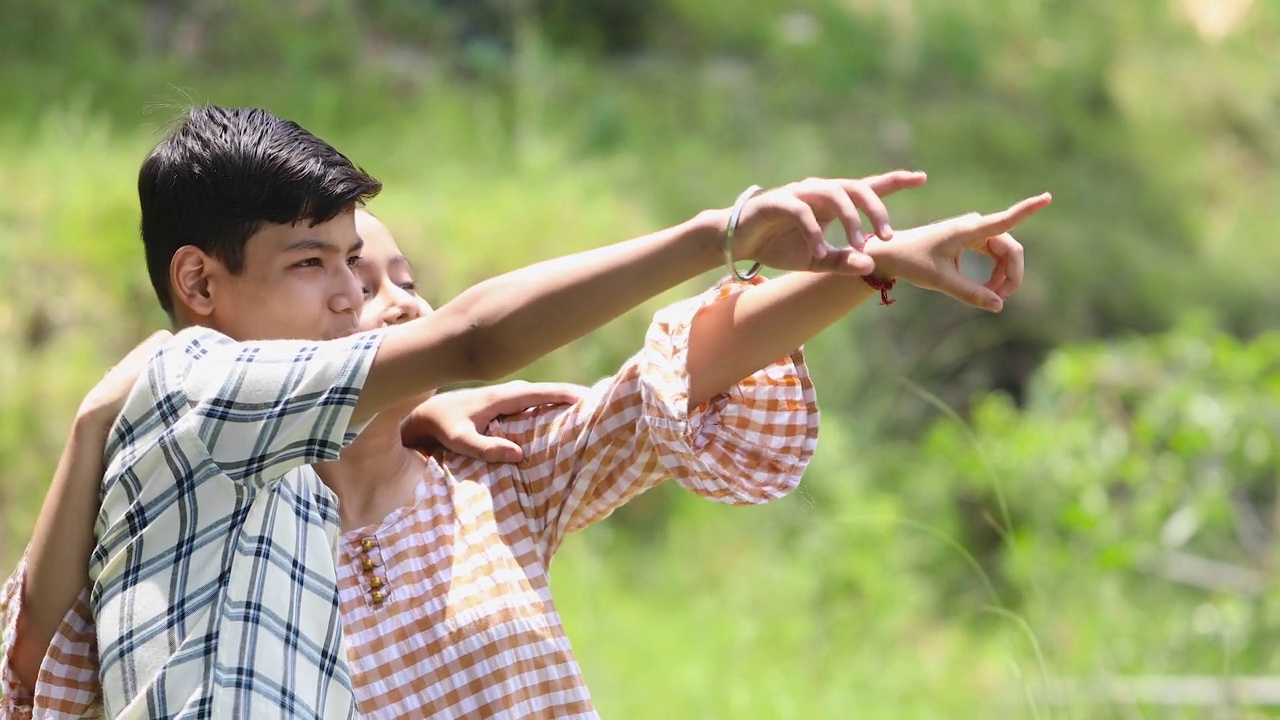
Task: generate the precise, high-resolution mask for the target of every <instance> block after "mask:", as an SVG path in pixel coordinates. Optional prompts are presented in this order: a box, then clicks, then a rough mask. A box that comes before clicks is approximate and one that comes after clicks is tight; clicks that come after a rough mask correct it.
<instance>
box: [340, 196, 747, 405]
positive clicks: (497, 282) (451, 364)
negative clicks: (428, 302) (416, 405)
mask: <svg viewBox="0 0 1280 720" xmlns="http://www.w3.org/2000/svg"><path fill="white" fill-rule="evenodd" d="M724 225H725V213H724V212H723V211H705V212H703V213H700V214H699V215H698V216H697V217H695V218H693V219H691V220H689V221H688V222H685V223H682V224H680V225H677V226H675V227H673V228H669V229H667V230H663V231H660V232H657V233H654V234H652V235H647V236H645V237H641V238H636V239H634V240H630V241H627V242H623V243H618V244H616V245H610V246H608V247H604V248H599V249H596V250H590V251H587V252H583V253H578V254H576V255H571V256H568V257H564V258H560V259H557V260H551V261H548V262H543V263H539V264H537V265H532V266H529V267H527V268H524V269H521V270H517V271H515V272H511V273H507V274H505V275H501V276H498V277H496V278H492V279H490V280H487V281H485V282H483V283H480V284H479V285H476V286H475V287H473V288H471V289H470V290H467V291H466V292H464V293H462V294H461V295H459V296H458V297H457V298H456V299H455V300H453V301H451V302H450V303H448V304H446V305H444V306H443V307H441V308H440V309H439V310H437V311H436V312H435V313H432V314H431V315H430V316H427V317H425V318H423V319H420V320H415V321H413V322H411V323H406V324H404V325H401V326H397V327H395V328H392V329H391V330H389V331H388V332H387V336H386V338H385V339H384V340H383V342H382V346H381V348H380V349H379V351H378V356H377V358H376V359H375V361H374V364H373V368H372V369H371V371H370V374H369V378H368V379H367V380H366V382H365V386H364V390H363V392H362V393H361V397H360V401H359V404H358V405H357V406H356V412H355V420H357V421H358V420H360V419H361V418H366V417H370V416H372V415H373V414H375V413H376V412H378V411H379V410H380V409H381V408H384V407H387V406H388V405H390V404H392V403H394V402H396V401H398V400H400V399H401V398H404V397H406V396H408V395H412V394H416V393H420V392H423V391H425V390H429V389H433V388H436V387H440V386H443V385H447V384H449V383H453V382H459V381H463V380H493V379H497V378H500V377H502V376H504V375H507V374H508V373H511V372H514V371H515V370H518V369H520V368H522V367H524V366H525V365H528V364H529V363H531V362H533V361H534V360H536V359H538V358H539V357H541V356H543V355H545V354H547V353H548V352H551V351H552V350H554V349H556V348H558V347H560V346H562V345H565V344H566V343H568V342H570V341H572V340H574V339H576V338H578V337H581V336H582V335H585V334H586V333H588V332H590V331H591V330H594V329H595V328H597V327H599V326H601V325H603V324H605V323H607V322H608V321H610V320H612V319H614V318H616V317H618V316H619V315H621V314H623V313H624V312H626V311H627V310H629V309H631V308H633V307H635V306H636V305H639V304H640V303H642V302H644V301H645V300H647V299H649V298H651V297H653V296H655V295H657V294H659V293H661V292H663V291H664V290H667V289H669V288H671V287H674V286H675V285H677V284H679V283H681V282H683V281H685V280H688V279H690V278H693V277H696V276H697V275H699V274H701V273H703V272H706V271H708V270H710V269H712V268H714V267H716V266H717V265H718V264H719V263H721V262H723V257H724V256H723V245H722V242H723V236H722V230H723V228H724Z"/></svg>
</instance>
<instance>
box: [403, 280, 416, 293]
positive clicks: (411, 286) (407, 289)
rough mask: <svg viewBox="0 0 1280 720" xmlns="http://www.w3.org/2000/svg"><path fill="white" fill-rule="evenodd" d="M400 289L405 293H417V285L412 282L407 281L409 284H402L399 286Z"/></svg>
mask: <svg viewBox="0 0 1280 720" xmlns="http://www.w3.org/2000/svg"><path fill="white" fill-rule="evenodd" d="M400 287H402V288H404V291H405V292H417V291H418V283H416V282H413V281H409V282H407V283H403V284H401V285H400Z"/></svg>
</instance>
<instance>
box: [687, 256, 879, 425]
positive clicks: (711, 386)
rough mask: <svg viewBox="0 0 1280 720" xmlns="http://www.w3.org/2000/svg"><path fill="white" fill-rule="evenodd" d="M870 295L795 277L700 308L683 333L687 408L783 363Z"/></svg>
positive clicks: (865, 289)
mask: <svg viewBox="0 0 1280 720" xmlns="http://www.w3.org/2000/svg"><path fill="white" fill-rule="evenodd" d="M874 292H875V291H874V290H872V289H871V287H870V286H868V285H867V284H866V282H864V281H863V280H862V278H860V277H856V276H849V275H835V274H829V273H809V272H796V273H791V274H788V275H784V276H782V277H780V278H778V279H776V280H771V281H769V282H767V283H763V284H761V285H755V286H752V287H749V288H747V289H745V290H743V291H742V292H740V293H738V294H736V295H734V296H732V297H727V298H723V299H721V300H719V301H717V302H714V303H712V304H711V305H708V306H707V307H705V308H703V309H702V311H701V312H699V313H698V315H697V317H695V318H694V320H693V325H692V326H691V327H690V329H689V353H688V357H687V358H686V369H687V371H688V373H689V407H690V408H691V409H692V408H695V407H697V406H699V405H701V404H703V403H705V402H707V401H709V400H710V399H711V398H713V397H715V396H716V395H719V394H720V393H723V392H726V391H728V390H729V388H731V387H733V386H734V385H735V384H737V383H738V382H739V381H741V380H742V379H743V378H745V377H748V376H749V375H751V374H752V373H754V372H756V371H758V370H760V369H761V368H764V367H767V366H769V365H770V364H772V363H774V362H777V361H778V359H779V358H783V357H786V356H787V354H788V353H790V352H792V351H794V350H795V349H796V348H798V347H800V346H801V345H803V344H804V343H805V342H807V341H808V340H809V339H810V338H812V337H813V336H814V335H817V334H818V333H819V332H821V331H823V330H824V329H826V328H827V327H829V326H830V325H832V324H833V323H835V322H836V321H837V320H839V319H840V318H842V317H844V316H845V315H847V314H848V313H849V312H850V311H852V310H853V309H854V308H856V307H857V306H858V305H860V304H862V303H863V302H865V301H866V300H867V298H869V297H871V296H872V295H873V294H874Z"/></svg>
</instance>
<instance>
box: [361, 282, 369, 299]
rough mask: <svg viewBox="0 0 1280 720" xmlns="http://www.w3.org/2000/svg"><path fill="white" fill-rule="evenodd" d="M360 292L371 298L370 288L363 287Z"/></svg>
mask: <svg viewBox="0 0 1280 720" xmlns="http://www.w3.org/2000/svg"><path fill="white" fill-rule="evenodd" d="M360 292H362V293H364V296H365V297H369V295H370V293H369V286H368V285H365V286H362V287H361V288H360Z"/></svg>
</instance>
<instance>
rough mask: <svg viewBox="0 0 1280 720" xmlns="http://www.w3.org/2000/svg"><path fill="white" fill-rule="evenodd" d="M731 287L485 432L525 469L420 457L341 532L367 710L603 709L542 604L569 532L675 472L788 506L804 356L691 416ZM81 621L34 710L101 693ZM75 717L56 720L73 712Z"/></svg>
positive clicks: (345, 595)
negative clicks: (382, 503)
mask: <svg viewBox="0 0 1280 720" xmlns="http://www.w3.org/2000/svg"><path fill="white" fill-rule="evenodd" d="M760 281H762V280H760V279H757V282H760ZM741 287H742V286H741V285H733V284H722V285H720V286H718V287H717V288H716V289H715V290H713V291H712V292H710V293H708V294H706V295H704V296H702V297H700V298H696V299H693V300H689V301H685V302H682V303H678V304H676V305H673V306H671V307H669V308H666V309H664V310H663V311H661V312H659V313H658V315H657V316H656V317H655V319H654V322H653V324H652V326H651V327H650V330H649V333H648V335H647V337H646V342H645V346H644V348H643V349H642V350H641V352H640V353H638V354H637V355H636V356H634V357H632V358H631V359H630V360H629V361H628V362H627V363H626V364H625V365H624V366H623V367H622V369H621V370H620V371H619V372H618V373H617V374H616V375H614V376H613V377H610V378H607V379H605V380H602V381H601V382H600V383H598V384H596V385H595V386H594V387H593V388H592V390H591V392H590V393H588V395H587V397H586V398H584V399H583V400H582V401H580V402H579V403H577V404H576V405H573V406H569V407H566V406H558V407H542V408H536V409H533V410H530V411H527V412H525V413H522V414H519V415H515V416H511V417H506V418H502V419H500V420H499V421H497V422H495V423H494V424H493V425H492V426H491V427H490V428H489V433H490V434H493V435H500V436H504V437H507V438H510V439H511V440H513V441H514V442H516V443H518V444H519V445H520V446H521V447H523V448H525V457H526V459H525V461H523V462H521V463H519V464H516V465H498V464H486V463H483V462H480V461H477V460H474V459H470V458H464V457H460V456H457V455H452V454H445V455H444V456H443V457H442V458H440V459H439V460H438V461H435V460H433V461H432V462H431V463H429V468H428V471H427V474H426V477H425V478H424V481H423V483H422V484H421V485H420V486H419V488H418V492H417V498H416V501H415V503H414V504H413V505H411V506H407V507H403V508H400V509H399V510H397V511H395V512H393V513H392V514H391V515H389V516H388V517H387V518H385V519H384V520H383V522H382V523H380V524H378V525H376V526H370V527H367V528H361V529H357V530H352V531H349V532H346V533H343V535H342V537H341V540H340V543H339V562H338V585H339V589H340V596H341V610H342V618H343V623H344V629H345V632H346V634H347V640H348V652H349V657H350V661H351V668H352V672H353V681H354V688H355V695H356V700H357V703H358V706H359V710H360V713H361V715H363V716H366V717H371V718H402V717H448V718H473V717H474V718H492V717H501V718H524V717H555V718H566V717H568V718H572V717H595V716H596V713H595V709H594V706H593V704H592V702H591V697H590V694H589V693H588V691H587V688H586V685H585V683H584V682H583V679H582V675H581V672H580V670H579V668H578V665H577V662H576V660H575V659H574V657H573V652H572V649H571V647H570V644H569V640H568V638H567V636H566V635H565V632H564V628H563V626H562V624H561V622H560V617H559V614H558V613H557V611H556V608H555V604H554V602H553V600H552V598H551V592H550V580H549V575H548V567H549V564H550V560H551V557H552V555H553V554H554V553H555V551H556V549H557V548H558V547H559V545H560V543H561V541H562V540H563V539H564V537H565V535H566V534H567V533H569V532H572V531H574V530H578V529H580V528H583V527H586V526H587V525H589V524H591V523H593V522H596V521H598V520H601V519H603V518H605V517H607V516H608V515H609V514H610V513H612V512H613V510H614V509H616V508H617V507H619V506H620V505H622V504H623V503H625V502H626V501H627V500H629V499H630V498H632V497H634V496H635V495H637V494H639V493H641V492H643V491H644V490H646V489H648V488H650V487H653V486H654V485H656V484H658V483H659V482H662V481H664V480H665V479H668V478H674V479H675V480H676V482H678V483H679V484H680V485H682V486H683V487H685V488H687V489H689V490H691V491H693V492H695V493H697V494H698V495H700V496H703V497H706V498H709V499H712V500H715V501H718V502H725V503H733V504H744V503H760V502H765V501H768V500H771V499H774V498H777V497H780V496H782V495H784V494H786V493H788V492H790V491H791V490H792V489H794V488H795V487H796V485H797V484H798V483H799V481H800V477H801V475H802V474H803V472H804V469H805V467H806V466H807V465H808V462H809V459H810V458H811V457H812V455H813V452H814V450H815V448H816V445H817V434H818V419H819V415H818V409H817V401H816V396H815V393H814V388H813V385H812V383H811V382H810V379H809V374H808V370H807V368H806V366H805V364H804V361H803V355H802V353H801V352H800V351H796V352H795V353H792V354H791V355H790V356H789V357H787V358H784V359H783V360H781V361H779V362H777V363H775V364H773V365H771V366H770V367H768V368H765V369H763V370H761V371H760V372H757V373H756V374H754V375H752V376H751V377H749V378H747V379H745V380H743V381H742V382H741V383H739V384H738V385H737V386H736V387H734V388H732V389H731V390H730V391H729V392H728V393H726V394H724V395H721V396H719V397H717V398H715V399H713V400H712V401H711V402H710V403H708V404H707V405H704V406H702V407H699V408H695V409H694V410H692V411H691V412H690V411H688V410H687V405H688V402H687V401H688V376H687V374H686V372H685V352H686V349H687V344H688V331H689V326H690V324H691V323H692V320H693V317H694V316H695V314H696V313H697V311H698V309H699V308H700V307H702V306H703V305H705V304H706V303H708V302H710V301H711V300H712V299H714V298H716V297H719V296H722V295H725V294H728V293H731V292H736V291H738V290H739V289H740V288H741ZM20 572H21V568H19V573H20ZM11 612H12V611H11ZM73 616H74V612H73V613H72V614H71V615H69V616H68V620H69V621H68V622H67V623H65V624H64V626H63V631H62V632H60V633H59V635H58V637H57V638H55V641H54V645H55V648H56V650H55V649H51V651H50V655H49V656H48V657H47V658H46V660H45V665H44V666H43V667H42V669H41V679H40V684H39V686H38V687H37V688H36V691H35V703H36V705H37V706H40V705H41V704H42V703H44V704H46V706H49V707H52V706H54V704H55V698H59V697H67V696H69V695H74V696H75V697H77V698H78V699H79V700H80V702H81V703H84V702H86V701H88V700H90V699H91V698H92V697H93V696H94V695H95V694H96V692H97V689H96V688H95V687H93V686H92V685H85V684H84V683H82V682H80V681H78V680H77V679H76V678H77V677H80V676H82V675H83V671H84V668H86V667H88V668H91V667H92V666H93V663H94V658H93V657H92V656H91V655H80V656H79V657H74V656H72V654H71V653H70V652H69V648H70V647H72V646H73V645H74V643H75V642H76V638H77V637H79V638H83V637H84V636H85V635H86V634H89V633H91V630H88V631H87V630H86V628H85V627H83V626H82V625H79V624H77V623H76V622H74V617H73ZM7 617H8V616H7V615H4V614H2V613H0V620H4V619H6V618H7ZM80 647H81V648H82V649H83V647H84V646H83V644H82V645H81V646H80ZM55 652H56V653H58V657H59V660H58V661H56V662H55V661H53V657H54V655H55ZM5 673H6V675H8V674H11V673H10V672H9V671H8V669H7V668H6V669H5ZM78 707H83V704H82V705H80V706H77V707H71V706H70V705H59V706H57V708H56V709H57V713H51V714H50V715H49V717H68V716H70V717H78V714H77V713H76V712H75V711H76V710H77V708H78ZM58 713H62V714H58Z"/></svg>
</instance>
